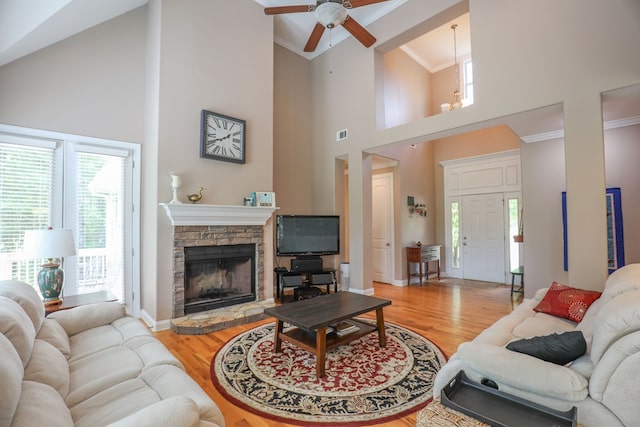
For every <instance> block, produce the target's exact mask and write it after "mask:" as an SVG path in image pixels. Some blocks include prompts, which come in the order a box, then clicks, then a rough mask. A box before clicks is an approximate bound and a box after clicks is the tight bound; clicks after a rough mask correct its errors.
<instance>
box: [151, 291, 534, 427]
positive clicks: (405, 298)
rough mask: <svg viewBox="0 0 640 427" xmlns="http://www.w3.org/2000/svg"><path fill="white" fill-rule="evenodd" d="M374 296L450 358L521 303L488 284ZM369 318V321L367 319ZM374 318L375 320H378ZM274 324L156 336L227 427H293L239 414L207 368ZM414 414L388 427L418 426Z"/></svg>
mask: <svg viewBox="0 0 640 427" xmlns="http://www.w3.org/2000/svg"><path fill="white" fill-rule="evenodd" d="M374 290H375V296H377V297H380V298H386V299H389V300H391V301H392V304H391V305H390V306H387V307H385V309H384V316H385V321H387V322H392V323H396V324H399V325H403V326H405V327H407V328H409V329H411V330H413V331H415V332H418V333H420V334H422V335H424V336H425V337H427V338H428V339H429V340H431V341H432V342H433V343H435V344H436V345H438V347H440V349H441V350H442V351H443V352H444V353H445V355H446V356H447V358H448V357H449V356H451V355H452V354H453V353H454V352H455V351H456V349H457V348H458V345H459V344H460V343H462V342H465V341H469V340H471V339H473V338H474V337H475V336H476V335H478V334H479V333H480V332H481V331H482V330H483V329H485V328H487V327H488V326H489V325H491V324H492V323H493V322H495V321H496V320H497V319H498V318H500V317H502V316H504V315H506V314H508V313H509V312H511V310H513V308H514V307H515V306H516V305H517V304H519V302H520V301H521V300H522V296H521V294H516V295H514V296H513V298H512V297H511V295H510V287H509V286H506V285H498V284H495V283H487V282H474V281H463V280H456V279H443V280H442V281H441V282H440V283H438V282H437V281H435V280H431V281H429V282H428V284H427V285H423V286H422V287H419V286H410V287H397V286H392V285H387V284H382V283H375V284H374ZM364 317H367V316H364ZM370 317H372V318H375V315H371V316H370ZM272 321H273V320H272V319H267V320H263V321H260V322H256V323H251V324H247V325H242V326H237V327H234V328H229V329H225V330H222V331H217V332H213V333H210V334H208V335H178V334H175V333H173V332H171V331H162V332H157V333H155V336H156V337H157V338H158V339H160V341H162V343H163V344H164V345H165V346H167V347H168V348H169V350H170V351H171V352H172V353H173V354H174V355H175V356H176V357H177V358H178V359H179V360H180V361H181V362H182V363H183V364H184V366H185V368H186V370H187V372H188V373H189V375H191V377H192V378H193V379H194V380H195V381H196V382H198V384H200V386H201V387H202V388H203V389H204V390H205V391H206V392H207V393H208V394H209V396H211V398H212V399H213V400H214V401H215V402H216V403H217V404H218V406H219V407H220V409H221V410H222V413H223V414H224V417H225V419H226V422H227V426H228V427H247V426H252V427H262V426H264V427H267V426H279V427H288V426H294V425H295V424H284V423H277V422H274V421H272V420H267V419H264V418H261V417H260V416H258V415H255V414H253V413H251V412H248V411H245V410H243V409H240V408H239V407H237V406H235V405H234V404H233V403H231V402H229V401H227V400H226V399H224V398H223V397H222V396H221V395H220V393H218V391H217V390H216V389H215V387H214V386H213V384H212V383H211V380H210V378H209V364H210V362H211V358H212V357H213V355H214V354H215V352H216V351H217V350H218V349H219V348H220V347H222V345H224V343H225V342H227V341H228V340H229V339H231V338H233V337H234V336H236V335H238V334H240V333H242V332H244V331H246V330H248V329H251V328H252V327H254V326H256V325H258V324H262V323H269V322H272ZM415 421H416V413H413V414H411V415H409V416H406V417H404V418H402V419H399V420H396V421H394V422H387V423H385V424H384V425H386V426H391V427H400V426H414V425H415Z"/></svg>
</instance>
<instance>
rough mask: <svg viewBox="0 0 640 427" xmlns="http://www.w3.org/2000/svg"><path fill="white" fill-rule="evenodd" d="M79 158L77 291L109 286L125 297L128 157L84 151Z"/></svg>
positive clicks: (116, 293) (122, 297)
mask: <svg viewBox="0 0 640 427" xmlns="http://www.w3.org/2000/svg"><path fill="white" fill-rule="evenodd" d="M76 159H77V165H76V166H77V171H78V172H77V174H78V176H77V179H76V185H77V188H76V194H77V196H76V227H74V228H75V230H76V239H77V246H78V255H77V258H76V261H77V281H78V288H77V292H78V293H87V292H95V291H99V290H110V291H111V292H112V293H113V294H114V295H115V296H116V297H118V299H119V300H121V301H123V300H124V237H123V236H124V231H123V230H124V207H123V201H124V181H125V180H124V170H125V169H124V166H125V159H124V158H122V157H117V156H110V155H104V154H94V153H83V152H78V153H77V156H76Z"/></svg>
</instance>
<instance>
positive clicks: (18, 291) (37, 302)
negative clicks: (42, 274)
mask: <svg viewBox="0 0 640 427" xmlns="http://www.w3.org/2000/svg"><path fill="white" fill-rule="evenodd" d="M24 285H25V284H24V282H20V281H17V280H3V281H0V296H4V297H7V298H9V299H11V300H13V301H15V302H17V303H18V304H19V305H20V307H22V309H23V310H24V312H25V313H26V314H27V316H29V319H31V323H32V324H33V329H34V330H36V331H38V330H39V329H40V326H41V325H42V322H43V320H44V305H43V304H42V300H41V299H40V295H38V292H37V291H36V290H35V289H34V288H32V287H31V286H28V285H27V286H24Z"/></svg>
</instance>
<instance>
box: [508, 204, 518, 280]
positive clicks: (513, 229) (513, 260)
mask: <svg viewBox="0 0 640 427" xmlns="http://www.w3.org/2000/svg"><path fill="white" fill-rule="evenodd" d="M508 206H509V236H515V235H518V234H521V231H520V226H519V224H520V203H519V200H518V199H509V200H508ZM509 259H510V264H509V266H510V269H511V270H514V269H516V268H518V267H519V266H520V245H519V244H518V243H516V242H514V241H513V239H512V238H510V239H509Z"/></svg>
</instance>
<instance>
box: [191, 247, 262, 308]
mask: <svg viewBox="0 0 640 427" xmlns="http://www.w3.org/2000/svg"><path fill="white" fill-rule="evenodd" d="M255 251H256V249H255V245H254V244H248V245H220V246H195V247H187V248H184V253H185V289H184V298H185V306H184V311H185V314H188V313H196V312H199V311H205V310H212V309H215V308H220V307H225V306H230V305H235V304H242V303H246V302H251V301H255V299H256V293H255V292H256V291H255V275H256V269H255Z"/></svg>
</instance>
